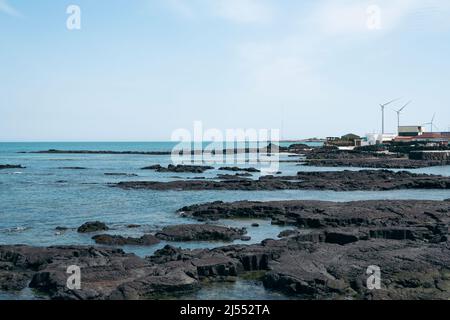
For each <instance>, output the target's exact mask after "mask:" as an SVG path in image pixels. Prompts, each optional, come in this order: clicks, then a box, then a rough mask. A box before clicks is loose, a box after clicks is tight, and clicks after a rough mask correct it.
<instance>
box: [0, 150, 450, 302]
mask: <svg viewBox="0 0 450 320" xmlns="http://www.w3.org/2000/svg"><path fill="white" fill-rule="evenodd" d="M175 145H176V143H174V142H34V143H15V142H14V143H0V165H1V164H3V165H4V164H12V165H19V164H20V165H22V166H24V167H26V168H24V169H6V170H0V244H3V245H4V244H27V245H33V246H50V245H69V244H70V245H73V244H76V245H93V244H94V242H93V240H92V239H91V236H92V235H86V234H80V233H77V232H76V228H77V227H78V226H80V225H81V224H83V223H84V222H86V221H94V220H99V221H103V222H105V223H107V224H108V226H110V228H111V230H110V232H109V233H112V234H120V235H127V236H141V235H143V234H145V233H151V232H155V231H157V230H160V229H161V228H163V227H164V226H168V225H175V224H186V223H196V221H194V220H190V219H188V218H184V217H181V216H180V215H179V214H178V213H177V210H178V209H180V208H182V207H184V206H186V205H192V204H198V203H205V202H211V201H218V200H221V201H237V200H260V201H269V200H325V201H354V200H371V199H376V200H381V199H428V200H444V199H448V198H450V190H396V191H387V192H383V191H375V192H374V191H352V192H334V191H309V190H280V191H223V190H220V191H214V190H211V191H153V190H122V189H119V188H114V187H112V186H111V185H112V184H114V183H117V182H120V181H135V180H143V181H147V180H152V181H170V180H177V179H189V178H200V177H204V178H214V177H215V176H216V175H217V174H218V173H224V172H223V171H218V170H217V169H218V168H219V167H220V166H223V164H214V165H213V166H214V167H215V169H214V170H209V171H206V172H205V173H202V174H193V173H158V172H154V171H151V170H141V168H142V167H145V166H150V165H154V164H160V165H163V166H167V165H169V164H171V163H172V159H171V156H170V155H135V154H123V155H118V154H45V153H29V152H34V151H41V150H49V149H57V150H93V151H96V150H97V151H99V150H109V151H171V150H172V148H173V147H174V146H175ZM282 145H287V143H285V144H282ZM318 145H319V144H317V143H312V144H311V146H312V147H314V146H318ZM279 158H280V160H281V161H280V163H279V171H281V173H282V174H283V175H293V174H295V173H296V172H298V171H319V170H320V171H331V170H333V171H337V170H360V169H358V168H314V167H307V166H302V165H299V164H298V163H296V162H293V160H300V159H299V158H298V156H294V155H280V157H279ZM227 165H228V164H227ZM236 165H237V166H240V167H246V166H253V167H254V166H255V165H251V164H247V163H244V164H236ZM68 167H83V168H86V169H84V170H73V169H67V168H68ZM410 171H412V172H416V173H427V174H439V175H444V176H450V166H442V167H431V168H424V169H414V170H410ZM105 173H126V174H128V175H129V176H113V175H105ZM131 175H136V176H131ZM258 177H259V174H258V173H256V174H254V177H253V178H255V179H257V178H258ZM217 223H218V224H222V225H227V226H233V227H246V228H247V230H248V235H249V236H250V237H251V240H250V241H248V242H242V241H240V240H239V241H235V242H234V243H235V244H237V243H245V244H250V243H259V242H261V241H262V240H264V239H267V238H272V239H277V236H278V234H279V233H280V232H281V231H283V230H285V229H289V228H286V227H280V226H274V225H272V224H271V223H270V221H267V220H262V221H259V220H233V221H225V220H223V221H218V222H217ZM253 223H258V224H259V225H260V226H259V227H257V228H255V227H251V225H252V224H253ZM129 224H138V225H140V226H141V227H139V228H133V229H130V228H128V227H127V225H129ZM56 227H66V228H69V229H68V230H67V231H65V232H61V231H56V230H55V228H56ZM166 244H170V245H174V246H179V247H183V248H213V247H217V246H223V245H227V244H229V243H221V242H189V243H169V242H161V243H160V244H157V245H155V246H151V247H134V246H125V247H123V249H124V250H125V251H127V252H132V253H135V254H137V255H139V256H148V255H151V254H153V252H154V251H155V250H158V249H160V248H162V247H164V246H165V245H166ZM243 294H245V296H243ZM39 298H40V297H38V296H36V295H35V294H34V293H33V292H32V291H30V290H28V289H27V290H24V291H23V292H16V293H2V292H1V291H0V299H39ZM186 298H189V299H262V300H264V299H285V298H286V297H284V296H283V295H281V294H279V293H275V292H270V291H268V290H265V289H264V288H263V287H262V285H261V284H260V283H259V282H257V281H253V280H238V281H237V282H235V283H226V284H220V285H214V286H210V287H206V288H203V289H202V290H200V291H199V292H197V293H195V294H194V295H190V296H186Z"/></svg>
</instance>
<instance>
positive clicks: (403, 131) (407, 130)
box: [398, 126, 425, 137]
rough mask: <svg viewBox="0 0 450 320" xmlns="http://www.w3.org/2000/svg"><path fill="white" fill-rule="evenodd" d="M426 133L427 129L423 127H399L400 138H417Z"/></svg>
mask: <svg viewBox="0 0 450 320" xmlns="http://www.w3.org/2000/svg"><path fill="white" fill-rule="evenodd" d="M424 133H425V128H424V127H422V126H399V127H398V135H399V137H417V136H421V135H422V134H424Z"/></svg>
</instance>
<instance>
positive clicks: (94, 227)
mask: <svg viewBox="0 0 450 320" xmlns="http://www.w3.org/2000/svg"><path fill="white" fill-rule="evenodd" d="M106 230H109V228H108V226H107V225H106V224H105V223H103V222H100V221H89V222H86V223H84V224H83V225H81V226H80V227H78V229H77V231H78V232H80V233H90V232H98V231H106Z"/></svg>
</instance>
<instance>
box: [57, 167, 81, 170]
mask: <svg viewBox="0 0 450 320" xmlns="http://www.w3.org/2000/svg"><path fill="white" fill-rule="evenodd" d="M58 169H65V170H87V168H85V167H60V168H58Z"/></svg>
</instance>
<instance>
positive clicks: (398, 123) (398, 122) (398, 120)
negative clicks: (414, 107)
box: [395, 101, 412, 129]
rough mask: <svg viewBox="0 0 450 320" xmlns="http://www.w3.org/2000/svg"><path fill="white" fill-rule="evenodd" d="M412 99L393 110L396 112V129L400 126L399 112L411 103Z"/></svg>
mask: <svg viewBox="0 0 450 320" xmlns="http://www.w3.org/2000/svg"><path fill="white" fill-rule="evenodd" d="M411 102H412V101H408V103H407V104H405V105H404V106H403V107H401V108H400V109H398V110H395V112H396V113H397V129H398V128H400V114H401V113H402V111H403V110H405V108H406V107H407V106H408V105H409V104H410V103H411Z"/></svg>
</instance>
